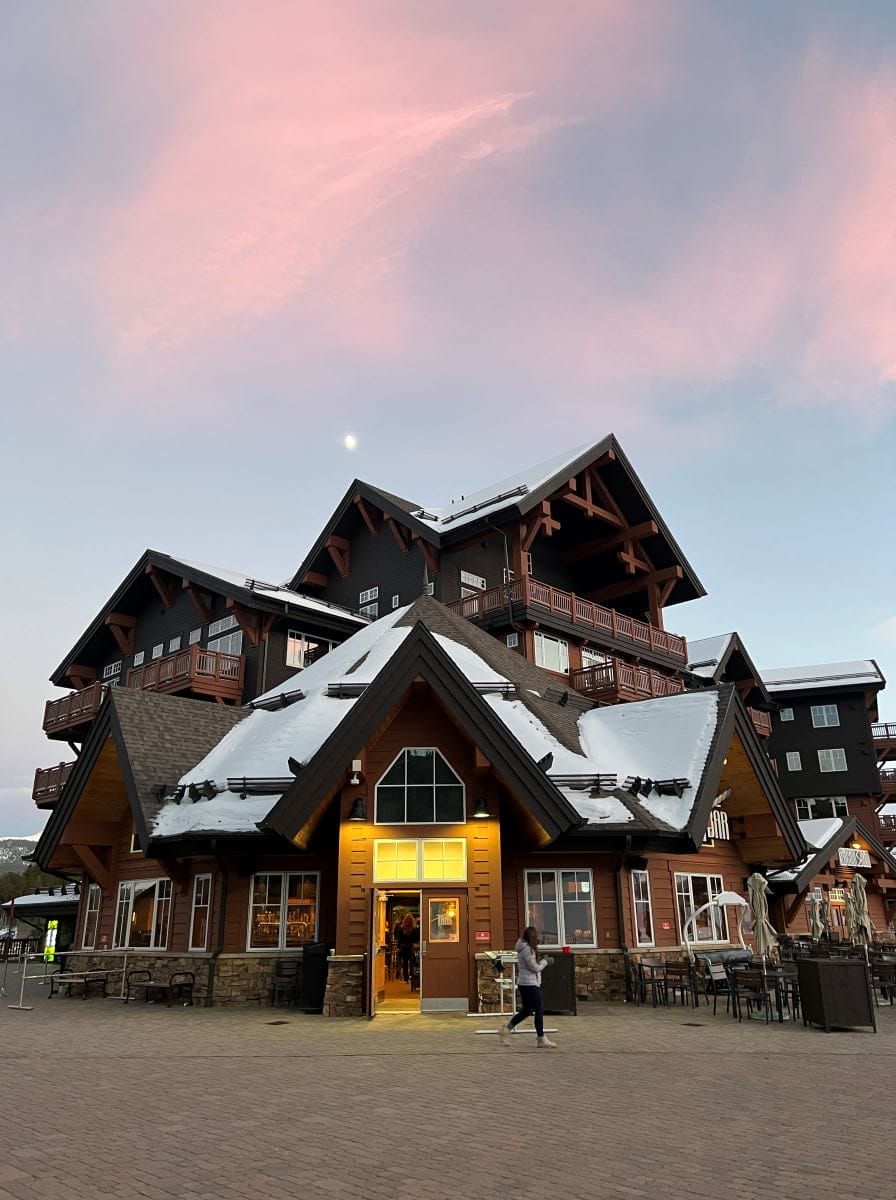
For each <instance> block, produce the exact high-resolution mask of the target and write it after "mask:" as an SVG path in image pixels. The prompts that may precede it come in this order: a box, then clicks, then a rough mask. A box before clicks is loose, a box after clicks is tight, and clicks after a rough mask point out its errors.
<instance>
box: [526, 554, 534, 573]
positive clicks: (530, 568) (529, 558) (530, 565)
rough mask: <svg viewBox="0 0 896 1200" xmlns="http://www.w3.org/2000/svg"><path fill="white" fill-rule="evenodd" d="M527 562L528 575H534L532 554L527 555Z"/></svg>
mask: <svg viewBox="0 0 896 1200" xmlns="http://www.w3.org/2000/svg"><path fill="white" fill-rule="evenodd" d="M525 562H526V574H527V575H531V574H532V555H531V554H527V555H526V556H525Z"/></svg>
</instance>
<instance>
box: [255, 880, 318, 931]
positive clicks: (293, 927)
mask: <svg viewBox="0 0 896 1200" xmlns="http://www.w3.org/2000/svg"><path fill="white" fill-rule="evenodd" d="M318 885H319V876H318V874H317V873H316V872H314V871H290V872H271V873H268V874H265V875H253V876H252V891H251V903H250V906H249V949H250V950H288V949H291V948H293V947H295V946H303V945H304V944H305V943H306V942H314V941H316V940H317V896H318Z"/></svg>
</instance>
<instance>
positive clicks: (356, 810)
mask: <svg viewBox="0 0 896 1200" xmlns="http://www.w3.org/2000/svg"><path fill="white" fill-rule="evenodd" d="M348 819H349V820H350V821H366V820H367V805H366V804H365V803H364V797H363V796H356V797H355V802H354V804H353V805H352V811H351V812H350V813H349V814H348Z"/></svg>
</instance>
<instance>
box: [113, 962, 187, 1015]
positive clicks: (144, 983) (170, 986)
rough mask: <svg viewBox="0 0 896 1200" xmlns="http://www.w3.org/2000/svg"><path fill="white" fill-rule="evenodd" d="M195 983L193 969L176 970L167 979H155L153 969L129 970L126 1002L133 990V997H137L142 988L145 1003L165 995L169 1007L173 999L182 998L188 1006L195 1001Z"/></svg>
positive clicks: (183, 1002) (182, 1001)
mask: <svg viewBox="0 0 896 1200" xmlns="http://www.w3.org/2000/svg"><path fill="white" fill-rule="evenodd" d="M195 983H196V976H195V974H194V973H193V972H192V971H174V972H173V973H172V974H171V975H169V976H168V978H167V979H153V977H152V972H151V971H129V972H128V977H127V987H126V989H125V991H126V995H125V998H124V1002H125V1004H127V1002H128V1001H129V1000H130V999H131V998H132V996H131V993H132V992H133V993H134V996H133V999H136V998H137V993H138V992H139V991H140V989H141V988H142V989H143V1001H144V1003H145V1004H148V1003H149V1001H150V1000H153V1001H155V1000H161V999H162V997H164V999H165V1004H166V1005H167V1006H168V1008H170V1007H171V1001H172V1000H180V1001H181V1003H182V1004H183V1005H184V1007H186V1006H187V1005H192V1003H193V987H194V985H195Z"/></svg>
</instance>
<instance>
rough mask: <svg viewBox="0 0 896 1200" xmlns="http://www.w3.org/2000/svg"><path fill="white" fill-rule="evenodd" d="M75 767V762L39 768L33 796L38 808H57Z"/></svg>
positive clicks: (35, 777)
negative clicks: (57, 803)
mask: <svg viewBox="0 0 896 1200" xmlns="http://www.w3.org/2000/svg"><path fill="white" fill-rule="evenodd" d="M74 765H75V764H74V763H73V762H62V763H59V764H58V766H55V767H38V768H37V770H36V771H35V772H34V787H33V788H32V789H31V796H32V798H33V800H34V803H35V804H36V805H37V807H38V808H55V806H56V801H57V800H58V799H59V797H60V795H61V793H62V789H63V788H64V787H65V781H66V780H67V779H68V777H69V775H70V774H71V770H72V767H73V766H74Z"/></svg>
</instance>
